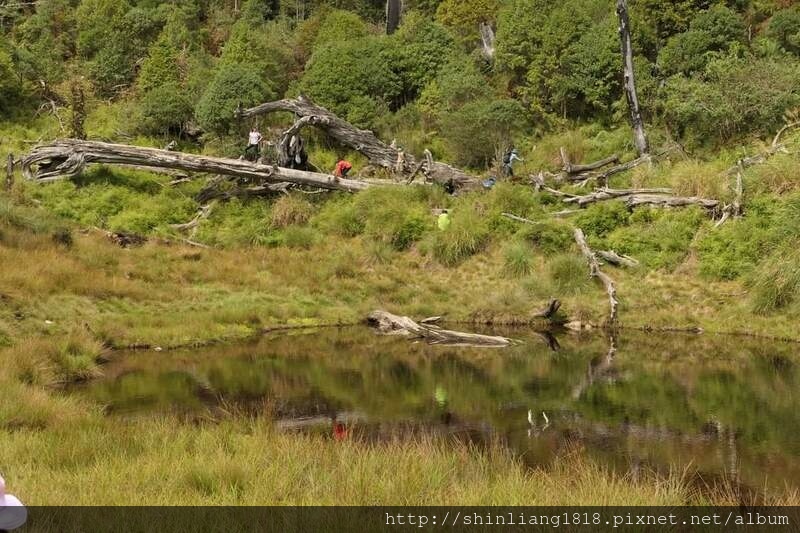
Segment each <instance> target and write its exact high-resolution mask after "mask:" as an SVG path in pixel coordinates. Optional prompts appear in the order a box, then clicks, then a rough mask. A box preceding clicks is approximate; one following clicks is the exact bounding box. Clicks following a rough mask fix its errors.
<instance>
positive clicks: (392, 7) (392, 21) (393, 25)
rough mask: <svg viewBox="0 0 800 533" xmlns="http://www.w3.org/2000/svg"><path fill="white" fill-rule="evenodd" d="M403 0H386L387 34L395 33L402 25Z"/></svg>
mask: <svg viewBox="0 0 800 533" xmlns="http://www.w3.org/2000/svg"><path fill="white" fill-rule="evenodd" d="M402 12H403V0H386V35H391V34H393V33H394V32H395V31H396V30H397V28H398V27H399V26H400V16H401V14H402Z"/></svg>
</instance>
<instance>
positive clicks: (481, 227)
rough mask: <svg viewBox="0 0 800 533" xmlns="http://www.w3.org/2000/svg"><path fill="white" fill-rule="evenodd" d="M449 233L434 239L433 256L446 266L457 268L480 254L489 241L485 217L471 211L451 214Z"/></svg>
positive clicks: (442, 232) (443, 233)
mask: <svg viewBox="0 0 800 533" xmlns="http://www.w3.org/2000/svg"><path fill="white" fill-rule="evenodd" d="M451 220H452V223H451V225H450V227H449V228H448V229H447V231H439V232H437V233H435V234H434V237H433V255H434V257H436V259H438V260H439V261H440V262H441V263H442V264H444V265H446V266H455V265H457V264H459V263H461V262H462V261H464V260H465V259H468V258H469V257H471V256H473V255H474V254H476V253H478V252H479V251H480V250H482V249H483V247H484V246H485V245H486V243H487V242H488V240H489V229H488V228H487V226H486V221H485V219H484V218H483V217H481V216H480V215H478V214H477V213H475V212H474V211H471V210H466V209H464V210H458V211H456V212H454V213H453V214H451Z"/></svg>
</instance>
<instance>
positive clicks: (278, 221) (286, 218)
mask: <svg viewBox="0 0 800 533" xmlns="http://www.w3.org/2000/svg"><path fill="white" fill-rule="evenodd" d="M313 212H314V206H313V205H311V203H310V202H309V201H308V200H306V199H305V198H301V197H299V196H297V195H287V196H281V197H280V198H278V200H276V201H275V203H274V204H272V227H273V228H285V227H287V226H292V225H295V224H305V223H306V222H308V220H309V219H310V218H311V215H312V214H313Z"/></svg>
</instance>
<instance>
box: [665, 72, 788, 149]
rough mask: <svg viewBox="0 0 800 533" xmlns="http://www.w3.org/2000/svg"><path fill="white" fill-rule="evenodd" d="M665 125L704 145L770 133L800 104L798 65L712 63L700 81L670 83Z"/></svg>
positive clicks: (674, 79)
mask: <svg viewBox="0 0 800 533" xmlns="http://www.w3.org/2000/svg"><path fill="white" fill-rule="evenodd" d="M663 94H664V100H663V101H662V103H661V105H662V106H663V114H664V119H665V120H666V121H667V123H668V124H669V125H670V126H671V127H672V128H673V129H674V130H675V131H676V132H678V133H679V134H680V135H684V136H685V135H693V136H695V137H696V138H697V139H699V140H701V141H702V142H707V141H708V140H710V139H711V140H714V139H716V140H725V139H729V138H731V137H733V136H735V135H740V134H745V133H750V132H754V131H760V132H772V131H774V130H775V129H776V128H777V127H778V126H779V125H780V124H782V123H783V115H784V113H785V112H786V110H787V109H790V108H792V107H795V106H797V105H798V104H800V65H799V64H798V63H797V62H796V61H788V60H786V59H781V58H758V59H757V58H752V57H748V58H743V59H740V58H735V57H727V58H722V59H716V60H713V61H711V62H710V63H709V64H708V66H707V67H706V72H705V76H704V77H702V78H699V77H694V78H684V77H682V76H673V77H671V78H669V80H668V81H667V83H666V86H665V88H664V93H663Z"/></svg>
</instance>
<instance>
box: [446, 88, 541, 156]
mask: <svg viewBox="0 0 800 533" xmlns="http://www.w3.org/2000/svg"><path fill="white" fill-rule="evenodd" d="M524 117H525V111H524V109H523V108H522V106H521V105H520V104H519V102H517V101H515V100H511V99H491V98H487V99H481V100H477V101H474V102H470V103H468V104H466V105H464V106H462V107H461V108H460V109H458V110H456V111H453V112H452V113H448V114H446V115H444V116H443V118H442V131H441V135H442V137H443V139H444V141H445V144H446V146H447V147H448V150H449V152H450V154H451V155H452V156H453V157H454V159H455V162H456V164H459V165H468V166H486V165H488V164H490V163H491V162H492V161H493V160H494V159H495V157H496V155H497V154H498V153H499V152H501V151H502V150H506V149H507V148H508V146H510V145H511V144H513V138H514V135H515V134H516V133H518V132H519V131H520V130H521V129H522V127H523V126H524V124H525V118H524Z"/></svg>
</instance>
